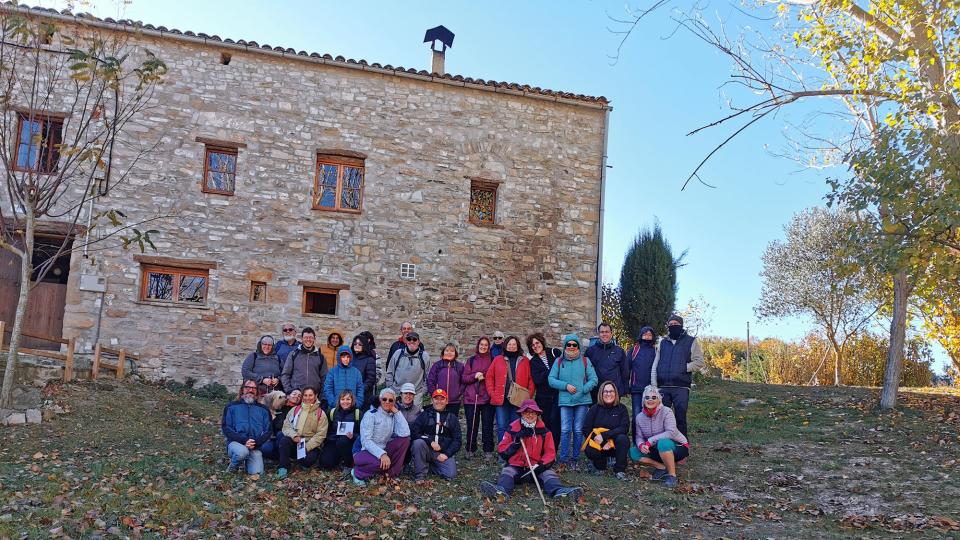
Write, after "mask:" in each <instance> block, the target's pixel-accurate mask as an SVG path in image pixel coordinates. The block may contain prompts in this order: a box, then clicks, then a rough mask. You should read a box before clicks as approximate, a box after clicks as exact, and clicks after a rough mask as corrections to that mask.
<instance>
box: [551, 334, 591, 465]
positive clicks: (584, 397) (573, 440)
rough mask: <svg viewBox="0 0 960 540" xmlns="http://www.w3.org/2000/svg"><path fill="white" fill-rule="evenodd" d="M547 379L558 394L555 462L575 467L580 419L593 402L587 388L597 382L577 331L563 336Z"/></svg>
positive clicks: (581, 435) (577, 455)
mask: <svg viewBox="0 0 960 540" xmlns="http://www.w3.org/2000/svg"><path fill="white" fill-rule="evenodd" d="M547 381H549V383H550V386H551V387H552V388H554V389H556V390H557V391H558V393H559V396H558V402H559V404H560V455H559V457H558V459H557V462H558V463H559V464H560V465H561V466H563V465H567V464H569V466H570V468H571V469H573V470H576V468H577V460H579V459H580V447H581V446H582V445H583V422H584V420H585V419H586V417H587V410H588V409H590V405H591V404H592V403H593V401H592V400H591V398H590V391H591V390H593V389H594V388H595V387H596V386H597V382H598V381H597V372H596V371H595V370H594V369H593V364H591V363H590V360H589V359H587V357H585V356H584V355H583V353H582V352H581V351H580V338H579V337H577V335H576V334H567V335H566V336H564V338H563V354H562V355H560V358H559V359H558V360H557V361H556V362H554V364H553V367H551V368H550V375H548V376H547ZM571 445H572V448H571Z"/></svg>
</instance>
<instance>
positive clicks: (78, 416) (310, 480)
mask: <svg viewBox="0 0 960 540" xmlns="http://www.w3.org/2000/svg"><path fill="white" fill-rule="evenodd" d="M694 396H695V397H694V399H693V402H692V406H691V419H690V423H691V425H692V426H693V432H692V433H691V439H692V442H693V452H694V454H693V457H692V458H691V460H690V463H689V464H688V465H687V466H686V467H683V468H682V469H681V481H682V484H681V487H680V488H679V489H678V490H676V491H669V490H667V489H665V488H664V487H663V486H662V485H659V484H654V483H650V482H648V481H646V480H642V479H640V478H639V477H637V469H635V468H631V469H630V470H629V471H628V473H629V474H630V475H631V477H632V479H631V481H630V482H627V483H620V482H616V481H614V480H613V479H611V478H610V477H605V478H597V477H594V476H591V475H588V474H586V473H565V474H563V475H562V478H563V479H564V481H565V482H568V483H576V484H579V485H582V486H584V487H585V488H586V496H585V498H584V499H583V500H581V501H580V503H579V504H577V505H574V504H572V503H570V502H565V503H561V504H551V507H550V508H549V509H548V510H547V511H543V510H542V508H541V504H540V502H539V498H538V497H537V495H536V492H535V491H534V490H533V488H532V487H521V488H520V489H518V491H517V494H516V496H515V497H514V499H512V500H511V502H510V503H509V504H508V505H501V504H496V503H494V504H492V505H491V504H490V503H484V502H482V499H480V498H479V497H478V492H477V490H476V488H475V486H476V483H477V482H478V481H479V480H481V479H494V478H495V476H496V472H497V469H496V467H495V466H494V465H492V464H491V465H481V464H479V463H477V462H461V463H460V470H461V474H460V476H459V477H458V479H457V480H456V481H454V482H452V483H447V482H442V481H432V482H428V483H426V484H423V485H415V484H413V483H412V482H411V481H409V480H404V481H401V482H399V483H398V482H391V483H385V484H375V483H374V484H371V485H370V486H369V487H368V488H366V489H358V488H356V487H354V486H353V485H352V484H350V483H349V482H348V481H347V479H346V478H345V477H344V476H343V475H342V474H340V473H339V472H337V473H327V472H320V471H310V472H306V473H305V472H302V471H296V472H294V474H293V475H292V477H291V479H289V480H287V481H285V482H277V481H275V480H274V479H273V474H272V469H268V475H267V476H265V478H264V479H261V480H260V481H259V482H251V481H249V480H247V479H245V478H244V477H243V476H241V475H227V474H225V473H223V470H224V467H225V463H226V461H225V457H224V453H223V446H222V442H221V438H220V436H219V435H218V428H219V417H220V413H221V410H222V404H218V403H211V402H208V401H204V400H200V399H196V398H193V397H189V396H185V395H178V394H174V393H171V392H169V391H167V390H164V389H160V388H155V387H150V386H141V385H134V384H128V385H123V386H110V385H105V384H102V383H101V384H97V385H96V387H95V386H94V385H92V384H89V383H80V384H75V385H69V386H65V387H61V388H58V389H57V391H56V394H55V397H56V398H57V399H58V400H59V401H61V402H62V403H65V404H68V405H69V406H70V407H71V408H72V409H73V412H72V413H70V414H67V415H62V416H60V417H58V418H57V419H56V420H55V421H54V422H51V423H47V424H42V425H39V426H27V427H17V428H4V429H3V430H2V431H0V437H2V439H3V441H2V445H0V538H5V537H9V538H17V537H21V536H26V537H50V536H56V535H59V534H64V535H66V536H69V537H88V536H91V535H94V534H103V535H104V536H110V534H120V535H124V536H130V537H140V536H142V537H157V536H161V537H171V536H181V535H182V536H196V537H201V536H202V537H205V536H213V535H215V534H216V533H221V534H222V535H224V536H227V537H234V536H237V537H239V536H244V537H251V536H255V537H270V536H271V535H272V536H273V537H275V538H277V537H287V536H298V535H303V536H307V537H314V536H319V537H329V538H341V537H347V536H353V535H356V536H360V537H362V536H364V535H366V537H368V538H379V537H381V535H383V534H384V533H385V534H386V535H388V537H395V538H402V537H413V536H420V535H423V534H428V535H429V536H431V537H447V538H460V537H464V536H471V537H483V538H486V537H494V538H498V537H500V536H501V535H505V536H510V537H514V538H525V537H534V536H536V537H551V538H558V537H559V538H583V537H613V536H625V537H634V538H642V537H659V536H674V537H698V536H702V537H707V538H716V537H731V538H733V537H748V538H764V537H840V536H844V537H849V536H851V535H854V536H859V537H877V536H888V535H889V534H890V532H891V531H894V532H896V534H897V535H900V536H903V535H908V534H909V535H917V536H927V537H932V538H933V537H936V538H939V537H943V536H945V535H952V534H960V533H958V532H957V531H960V526H958V525H957V524H956V523H955V522H953V521H951V519H950V518H949V517H944V516H951V517H954V518H955V517H956V510H957V503H956V501H957V499H958V497H960V483H958V482H957V481H956V479H955V476H956V475H957V474H958V471H957V467H958V466H960V463H958V459H960V451H958V437H957V433H958V426H960V398H958V397H957V396H946V395H933V394H904V396H903V399H902V403H903V405H902V406H901V409H900V410H899V411H897V412H894V413H888V414H880V413H878V412H876V411H875V410H874V409H873V403H874V402H875V400H876V391H875V390H871V389H860V388H841V389H834V388H796V387H775V386H763V385H751V384H738V383H730V382H723V383H720V382H716V383H711V384H708V385H706V386H701V387H699V388H698V389H697V390H696V391H695V393H694ZM745 398H756V399H759V400H760V402H759V403H755V404H751V405H741V404H740V401H741V400H742V399H745ZM911 455H915V456H914V459H907V458H909V457H910V456H911Z"/></svg>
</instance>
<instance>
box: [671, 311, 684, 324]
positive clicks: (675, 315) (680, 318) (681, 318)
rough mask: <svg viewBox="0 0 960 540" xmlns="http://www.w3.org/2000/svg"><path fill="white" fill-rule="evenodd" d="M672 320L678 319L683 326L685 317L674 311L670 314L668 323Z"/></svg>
mask: <svg viewBox="0 0 960 540" xmlns="http://www.w3.org/2000/svg"><path fill="white" fill-rule="evenodd" d="M670 321H677V322H678V323H680V326H683V317H681V316H679V315H677V314H676V313H674V314H673V315H671V316H670V318H669V319H667V324H670Z"/></svg>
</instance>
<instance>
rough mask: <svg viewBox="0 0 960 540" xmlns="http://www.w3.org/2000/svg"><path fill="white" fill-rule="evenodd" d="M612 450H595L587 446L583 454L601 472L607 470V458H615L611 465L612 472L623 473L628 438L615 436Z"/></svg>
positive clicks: (628, 446)
mask: <svg viewBox="0 0 960 540" xmlns="http://www.w3.org/2000/svg"><path fill="white" fill-rule="evenodd" d="M613 445H614V448H613V449H612V450H597V449H595V448H593V447H592V446H590V445H589V444H588V445H587V448H586V450H584V453H585V454H587V459H589V460H590V461H592V462H593V466H594V467H596V468H597V469H599V470H601V471H605V470H607V458H608V457H614V458H616V460H617V461H616V463H615V464H614V465H613V470H614V472H624V471H626V470H627V452H628V451H629V450H630V437H628V436H627V435H625V434H624V435H617V436H616V437H614V439H613Z"/></svg>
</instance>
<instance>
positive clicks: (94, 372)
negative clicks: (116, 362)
mask: <svg viewBox="0 0 960 540" xmlns="http://www.w3.org/2000/svg"><path fill="white" fill-rule="evenodd" d="M98 375H100V344H99V343H97V346H96V347H94V348H93V364H91V365H90V378H91V379H92V380H94V381H95V380H97V376H98Z"/></svg>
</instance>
